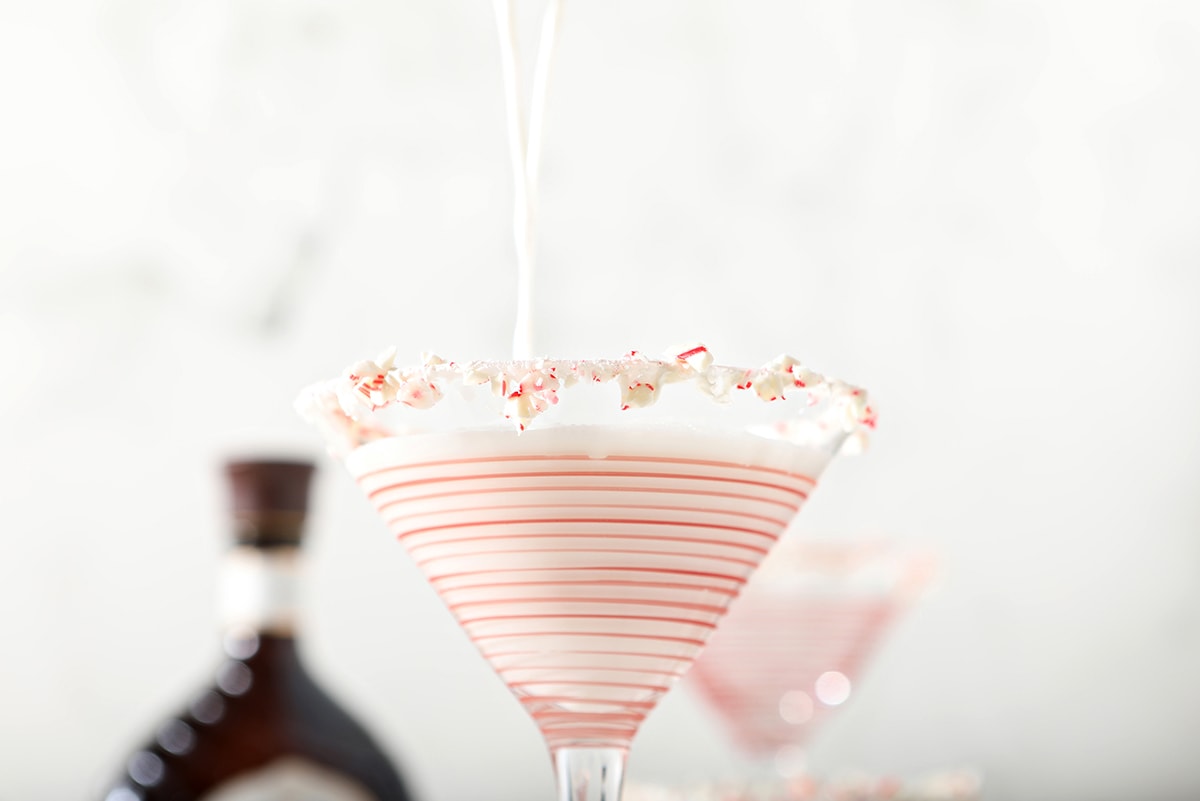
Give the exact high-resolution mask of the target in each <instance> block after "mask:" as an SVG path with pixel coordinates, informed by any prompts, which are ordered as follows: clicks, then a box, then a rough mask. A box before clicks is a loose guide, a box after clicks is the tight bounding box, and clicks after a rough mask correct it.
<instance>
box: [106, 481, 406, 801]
mask: <svg viewBox="0 0 1200 801" xmlns="http://www.w3.org/2000/svg"><path fill="white" fill-rule="evenodd" d="M312 472H313V466H312V465H311V464H307V463H302V462H279V461H275V462H271V461H239V462H231V463H229V464H228V465H227V466H226V473H227V475H228V478H229V480H230V484H231V489H232V500H233V522H234V541H235V545H234V547H233V548H232V549H231V550H230V552H229V554H228V561H227V563H226V565H225V566H224V573H223V576H222V579H223V582H222V586H221V588H220V589H221V592H220V601H221V607H222V616H223V618H224V623H225V626H226V630H225V637H224V646H225V659H224V661H223V662H222V664H221V665H220V666H219V667H218V669H217V670H216V676H215V679H214V681H213V683H212V685H211V686H210V687H208V688H206V689H205V690H203V691H202V692H200V693H199V694H197V695H196V696H194V698H193V699H192V701H191V703H190V704H188V705H187V708H186V709H185V710H184V711H183V712H182V713H181V714H179V715H178V716H176V717H174V718H172V719H170V720H168V721H166V722H165V723H163V724H162V725H161V726H159V727H158V729H157V731H156V733H155V735H154V737H153V739H152V740H151V741H150V742H149V743H147V744H146V745H145V746H144V747H143V748H141V749H140V750H138V751H137V752H136V753H134V754H133V756H132V757H130V758H129V760H128V761H127V762H126V763H125V766H124V771H123V775H122V776H121V777H120V779H119V780H118V781H117V783H116V784H114V785H113V786H112V787H111V789H109V790H108V791H107V794H106V795H104V796H102V797H103V798H104V801H197V800H199V799H202V800H203V801H284V800H285V799H286V801H409V799H410V798H411V797H410V796H409V794H408V792H407V791H406V789H405V787H404V784H403V782H402V780H401V778H400V776H399V774H398V773H397V771H396V769H395V767H393V765H392V764H391V763H390V762H389V760H388V758H387V757H386V756H384V754H383V752H382V751H380V749H379V747H378V746H377V745H376V744H375V743H374V742H373V741H372V739H371V737H370V736H369V735H368V734H367V732H366V731H365V730H364V729H363V727H362V726H360V725H359V724H358V723H357V722H356V721H355V720H354V719H353V718H352V717H351V716H350V715H349V714H348V713H347V712H346V711H345V710H344V709H342V707H341V706H339V705H338V703H337V702H336V701H334V700H333V698H331V697H330V696H329V695H328V694H327V693H326V692H325V691H324V690H323V689H321V687H320V685H318V684H317V682H316V681H315V680H314V679H313V678H312V676H310V675H309V673H308V671H307V670H306V669H305V667H304V664H303V661H302V660H301V658H300V652H299V649H298V648H297V636H296V635H297V629H296V595H297V589H298V587H297V584H298V578H299V575H298V571H299V567H300V562H301V552H300V544H301V533H302V528H303V524H304V518H305V513H306V510H307V504H308V485H309V482H310V479H311V476H312Z"/></svg>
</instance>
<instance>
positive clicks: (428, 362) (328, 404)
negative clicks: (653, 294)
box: [296, 344, 876, 448]
mask: <svg viewBox="0 0 1200 801" xmlns="http://www.w3.org/2000/svg"><path fill="white" fill-rule="evenodd" d="M395 357H396V353H395V349H394V348H393V349H389V350H387V351H384V352H383V353H382V354H380V355H379V356H377V357H376V358H375V359H374V360H368V361H360V362H355V363H354V364H353V365H351V366H350V367H348V368H347V369H346V370H345V372H344V373H343V374H342V375H341V377H339V378H336V379H333V380H332V381H327V382H323V383H320V384H315V385H313V386H311V387H309V388H308V389H306V390H305V391H304V392H303V393H301V395H300V397H299V398H298V399H297V400H296V408H297V410H298V411H299V412H300V414H301V416H302V417H304V418H305V419H307V420H309V421H310V422H314V423H317V424H319V425H321V426H323V427H324V428H326V429H327V430H329V431H330V432H331V433H340V434H341V435H343V436H344V437H345V438H347V439H351V438H353V439H357V440H359V441H366V440H367V439H372V438H378V436H380V435H386V433H384V432H381V431H380V429H378V428H377V427H374V426H372V425H370V424H369V423H368V422H366V421H367V418H368V417H369V414H370V412H373V411H375V410H377V409H381V408H384V407H387V406H392V405H394V404H401V405H403V406H407V407H411V408H414V409H428V408H430V407H432V406H434V405H436V404H437V403H438V402H439V401H440V400H441V399H442V397H443V396H444V394H445V392H446V390H447V389H448V388H449V387H450V386H453V385H456V384H457V385H459V386H463V387H469V386H481V385H488V386H489V388H490V390H491V392H492V394H493V395H494V396H495V397H497V398H498V399H500V401H501V403H500V414H501V415H502V416H503V417H504V418H505V419H507V420H509V421H511V422H512V424H513V425H514V426H515V427H516V428H517V430H518V431H524V430H525V429H527V428H528V427H529V426H530V425H531V424H532V423H533V422H534V421H535V420H536V419H537V418H538V416H539V415H541V414H542V413H544V412H545V411H546V410H547V409H549V408H550V407H551V406H554V405H556V404H557V403H559V400H560V397H559V396H560V393H561V391H562V390H564V389H567V388H569V387H571V386H573V385H575V384H577V383H581V382H583V383H587V384H606V383H612V382H615V383H617V384H618V389H619V390H620V401H619V402H620V408H621V409H622V410H626V409H636V408H641V407H646V406H650V405H652V404H654V403H655V402H656V401H657V400H658V399H659V397H660V395H661V394H662V392H663V391H664V387H665V386H667V385H668V384H684V383H690V384H692V385H693V386H694V387H695V388H697V389H699V390H700V391H701V392H702V393H704V394H705V395H707V396H709V397H710V398H711V399H712V400H714V401H716V402H718V403H727V402H729V401H731V400H732V397H733V395H734V394H736V393H740V392H753V393H754V394H755V395H757V396H758V397H759V398H760V399H762V400H763V401H764V402H770V401H779V400H785V399H792V398H797V399H800V400H802V401H804V405H806V406H812V405H816V404H820V403H827V404H828V408H829V410H830V411H829V412H828V413H826V414H823V415H822V416H821V418H820V419H819V420H816V421H812V420H800V419H796V420H792V421H786V422H784V423H780V424H778V425H777V426H776V429H777V430H776V433H777V434H779V435H782V436H786V437H787V438H789V439H793V440H796V441H799V440H800V439H802V438H804V437H805V436H806V434H805V433H804V432H805V430H806V429H807V430H809V431H810V432H811V431H813V430H818V431H817V433H819V431H825V432H828V431H831V430H838V431H842V432H845V433H846V434H848V435H849V436H848V440H849V441H850V442H851V443H852V444H851V445H850V447H852V448H857V447H861V446H862V444H863V442H864V439H865V433H866V430H867V429H871V428H874V427H875V421H876V413H875V410H874V409H873V408H872V407H871V406H870V405H869V404H868V403H867V394H866V392H865V391H864V390H862V389H859V388H858V387H854V386H851V385H849V384H847V383H845V382H843V381H839V380H837V379H832V378H826V377H825V376H823V375H821V374H820V373H817V372H815V371H813V370H811V369H809V368H808V367H805V366H804V365H803V364H801V363H800V362H799V361H798V360H796V359H794V358H792V357H791V356H787V355H783V356H779V357H777V358H776V359H773V360H772V361H770V362H768V363H767V364H765V365H763V366H762V367H759V368H749V369H747V368H742V367H727V366H722V365H717V364H714V363H713V357H712V354H711V353H710V352H709V350H708V348H706V347H704V345H700V344H692V345H687V346H682V347H679V348H671V349H669V350H668V351H667V353H666V354H665V355H664V358H662V359H651V358H648V357H647V356H645V355H644V354H643V353H641V352H639V351H630V352H629V353H627V354H625V356H624V357H623V358H621V359H615V360H592V361H570V360H561V359H559V360H556V359H535V360H528V361H518V362H488V361H476V362H464V363H457V362H453V361H446V360H444V359H442V358H440V357H439V356H436V355H434V354H432V353H424V354H422V356H421V363H420V364H417V365H414V366H408V367H398V366H396V364H395Z"/></svg>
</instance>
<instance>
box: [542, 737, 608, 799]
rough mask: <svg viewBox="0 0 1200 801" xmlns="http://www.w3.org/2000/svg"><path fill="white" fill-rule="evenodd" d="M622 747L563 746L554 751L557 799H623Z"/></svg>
mask: <svg viewBox="0 0 1200 801" xmlns="http://www.w3.org/2000/svg"><path fill="white" fill-rule="evenodd" d="M625 753H626V752H625V749H623V748H560V749H558V750H557V751H555V752H554V767H555V770H556V771H557V774H558V801H621V780H622V779H623V778H624V776H625Z"/></svg>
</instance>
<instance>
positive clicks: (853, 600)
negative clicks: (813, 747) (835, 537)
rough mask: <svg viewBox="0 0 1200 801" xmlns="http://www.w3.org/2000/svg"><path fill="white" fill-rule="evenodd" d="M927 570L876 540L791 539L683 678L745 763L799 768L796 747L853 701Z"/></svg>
mask: <svg viewBox="0 0 1200 801" xmlns="http://www.w3.org/2000/svg"><path fill="white" fill-rule="evenodd" d="M933 570H934V561H933V559H932V558H931V556H930V555H929V554H927V553H923V552H919V551H916V550H913V549H905V548H901V547H899V546H896V545H892V544H888V543H884V542H857V543H842V542H833V541H824V542H813V541H808V540H806V539H804V538H797V537H793V536H789V537H788V538H787V539H786V540H785V541H784V542H782V543H780V544H779V546H778V547H777V548H776V549H775V550H773V551H772V553H771V554H770V556H768V557H767V558H766V559H765V560H764V561H763V564H762V565H760V567H759V570H758V572H757V573H756V575H755V576H754V580H753V581H752V582H750V583H749V584H748V586H747V587H746V588H745V591H744V592H743V593H742V594H741V597H740V598H739V599H738V602H737V604H735V605H733V607H732V608H731V609H730V612H729V614H728V615H727V616H726V618H725V619H724V620H723V621H722V622H721V629H720V631H718V632H716V633H715V634H714V635H713V637H712V639H711V640H709V642H708V645H707V647H706V649H705V651H704V654H703V655H702V656H701V657H700V658H699V659H698V660H697V661H696V664H695V666H694V669H693V670H692V672H691V674H690V675H689V677H688V684H689V686H690V687H691V689H692V690H695V691H696V692H698V694H699V695H701V697H703V698H704V699H705V700H706V701H707V702H708V703H709V704H710V706H711V707H712V708H713V709H714V710H715V711H716V712H717V714H718V716H719V717H720V719H721V721H722V723H723V724H724V726H725V728H726V730H727V731H728V732H729V734H730V735H731V738H732V739H733V740H734V741H735V742H736V743H737V744H738V746H740V748H741V749H742V750H743V751H744V752H745V753H746V754H747V755H749V756H750V757H752V758H754V759H756V760H759V761H760V762H762V763H764V764H765V763H767V762H768V760H769V761H771V762H773V764H774V770H775V772H776V773H777V774H782V775H783V776H791V775H793V774H795V773H797V772H800V771H802V770H803V762H804V759H803V755H804V750H803V749H804V747H805V745H806V744H807V743H808V741H809V740H810V738H811V737H812V736H813V735H814V733H816V732H817V731H819V730H820V728H821V726H822V725H823V724H824V723H825V722H826V721H827V720H828V718H829V717H830V716H832V715H834V714H836V712H837V710H839V709H841V708H842V707H843V706H844V705H845V704H846V703H847V702H848V701H849V699H850V697H851V696H852V695H853V691H854V687H855V685H856V684H857V682H858V679H859V677H860V675H861V673H862V671H863V670H864V669H865V667H866V666H867V665H868V663H869V662H870V660H871V658H872V657H873V656H874V655H875V653H876V650H877V648H878V646H879V645H880V644H881V642H882V640H883V638H884V636H885V635H886V634H887V633H888V631H889V630H890V629H891V627H892V626H893V624H894V623H895V622H896V620H897V619H898V618H899V616H900V615H901V614H903V612H904V611H905V610H906V609H907V608H908V606H909V605H910V604H911V602H912V601H913V600H914V599H915V598H916V597H917V595H918V594H919V593H920V591H921V589H922V588H923V587H924V586H925V585H926V583H927V582H928V580H929V578H930V577H931V576H932V574H933Z"/></svg>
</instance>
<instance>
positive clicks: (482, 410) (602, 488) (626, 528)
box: [302, 348, 872, 801]
mask: <svg viewBox="0 0 1200 801" xmlns="http://www.w3.org/2000/svg"><path fill="white" fill-rule="evenodd" d="M671 385H677V386H671ZM560 399H561V400H562V403H559V401H560ZM772 400H774V401H778V403H769V402H768V401H772ZM302 405H303V409H304V412H305V413H306V416H308V417H309V418H310V419H312V420H314V422H316V423H318V424H319V425H321V426H322V428H323V429H324V430H325V431H326V433H327V434H328V435H329V436H330V439H331V442H332V443H333V444H334V446H335V448H337V449H338V450H340V451H342V452H344V453H345V463H346V466H347V468H348V469H349V470H350V472H351V473H352V474H353V475H354V477H355V478H356V479H357V481H358V483H359V484H360V486H361V487H362V488H363V490H364V492H365V493H366V495H367V497H368V498H369V499H370V500H371V502H372V503H373V504H374V505H375V506H376V508H377V509H378V510H379V513H380V515H381V516H382V517H383V519H384V521H385V522H386V523H387V525H388V526H389V528H390V529H391V531H392V532H393V533H394V534H395V536H396V537H397V538H398V539H399V540H400V541H401V542H402V543H403V544H404V545H405V546H406V547H407V549H408V551H409V553H410V554H411V556H412V558H413V559H414V560H415V561H416V562H417V564H418V565H419V566H420V567H421V569H422V570H423V571H424V573H425V575H426V576H427V577H428V578H429V580H430V581H431V582H432V584H433V585H434V587H435V588H436V589H437V590H438V592H439V593H440V595H441V597H442V598H443V599H444V601H445V602H446V604H447V606H448V607H449V608H450V610H451V611H452V612H453V613H454V615H455V617H456V618H457V619H458V621H459V623H460V624H461V625H462V626H463V628H464V630H465V631H466V632H467V634H468V635H469V636H470V637H471V639H472V640H473V641H474V642H475V644H476V646H477V647H478V648H479V650H480V652H481V653H482V654H483V656H484V657H485V658H486V659H487V660H488V661H489V662H490V663H491V665H492V666H493V667H494V668H495V670H496V672H497V673H498V674H499V675H500V676H501V678H503V679H504V681H505V682H506V683H507V684H508V686H509V687H510V688H511V690H512V692H513V693H514V695H515V696H516V697H517V699H518V700H519V701H520V703H521V704H522V705H523V706H524V707H525V709H526V710H527V711H528V712H529V714H530V715H531V717H532V718H533V720H534V721H535V723H536V724H537V725H538V727H539V728H540V729H541V731H542V733H543V735H544V736H545V739H546V742H547V744H548V746H549V748H550V750H551V752H552V754H553V756H554V760H555V762H556V765H557V769H558V771H559V778H560V782H559V785H560V792H561V793H562V794H563V795H562V797H563V798H570V799H571V801H583V800H584V799H590V798H596V799H599V798H605V799H607V801H616V799H617V798H618V797H619V792H620V785H621V775H622V771H623V762H624V755H625V753H626V751H627V750H628V748H629V744H630V742H631V740H632V739H633V736H634V735H635V734H636V732H637V730H638V727H639V725H640V724H641V722H642V720H643V719H644V718H645V717H646V715H647V714H648V713H649V712H650V711H651V709H653V708H654V706H655V704H656V703H657V702H658V700H659V699H660V698H661V697H662V695H663V694H664V693H665V692H666V691H667V690H668V689H669V688H670V687H671V685H672V684H673V683H674V682H675V681H676V680H677V679H678V678H679V677H680V676H682V675H683V673H684V672H685V671H686V670H687V669H688V667H689V666H690V665H691V663H692V661H693V660H694V659H695V657H696V655H697V654H698V653H699V651H700V649H701V648H702V647H703V645H704V643H705V642H706V641H707V639H708V636H709V634H710V633H711V632H712V631H713V629H714V628H715V627H716V625H717V622H718V620H719V619H720V618H721V617H722V615H723V614H724V613H725V611H726V609H727V607H728V606H729V603H730V601H731V600H732V599H733V598H734V597H735V596H737V594H738V593H739V592H740V591H741V588H742V587H743V585H744V584H745V583H746V581H747V579H748V578H749V576H750V575H751V573H752V572H753V571H754V569H755V568H756V567H757V565H758V564H759V562H760V561H761V560H762V558H763V557H764V556H766V554H767V553H768V551H769V550H770V548H771V546H772V545H773V544H774V542H775V540H776V539H777V538H778V537H779V536H780V534H782V532H783V530H784V529H785V528H786V527H787V525H788V524H789V523H790V521H791V520H792V518H793V517H794V515H795V514H796V512H797V511H798V510H799V509H800V507H801V506H802V505H803V503H804V501H805V499H806V498H807V497H808V495H809V493H810V492H811V491H812V489H813V487H814V486H815V484H816V480H817V477H818V476H819V475H820V473H821V471H822V470H823V469H824V467H825V466H826V464H828V462H829V460H830V459H831V458H832V457H833V456H834V455H835V454H836V453H837V451H838V449H839V448H840V447H841V445H842V443H843V441H844V440H845V439H846V438H847V436H850V435H852V434H855V433H857V432H858V430H859V429H860V427H861V426H863V425H869V424H870V423H871V422H872V416H871V413H870V410H869V409H868V408H867V407H866V405H865V399H864V398H863V396H862V393H861V392H860V391H859V390H856V389H854V388H852V387H849V386H847V385H844V384H840V383H837V382H832V381H828V380H826V379H824V378H822V377H821V376H819V375H817V374H815V373H812V372H811V371H809V370H807V369H805V368H803V367H801V366H800V365H798V363H796V362H795V361H794V360H788V359H783V360H777V362H774V363H772V364H771V365H767V366H766V367H763V368H759V369H757V370H743V369H738V368H726V367H716V366H713V365H712V364H711V360H710V359H708V358H707V351H705V350H704V349H703V348H693V349H690V350H687V351H685V352H684V353H681V354H680V355H679V357H677V358H675V359H671V360H665V361H656V360H648V359H644V358H642V357H639V356H637V355H636V354H631V355H630V356H628V357H626V359H624V360H619V361H611V362H567V361H545V360H539V361H532V362H505V363H473V364H469V365H456V364H453V363H445V362H441V361H440V360H431V361H428V362H426V364H424V365H420V366H418V367H415V368H408V369H407V370H395V369H394V368H392V367H391V363H390V359H386V358H385V359H381V360H380V361H379V362H364V363H360V364H359V365H356V366H355V367H353V368H351V369H350V370H349V371H348V372H347V374H346V376H344V377H343V378H342V379H340V380H339V381H337V382H332V383H330V384H326V385H321V386H319V387H317V388H316V389H315V390H313V391H312V392H310V393H309V394H308V395H307V396H306V397H305V400H304V402H303V404H302ZM389 412H391V413H397V416H396V417H395V418H394V419H391V420H389V419H386V418H387V413H389Z"/></svg>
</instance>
